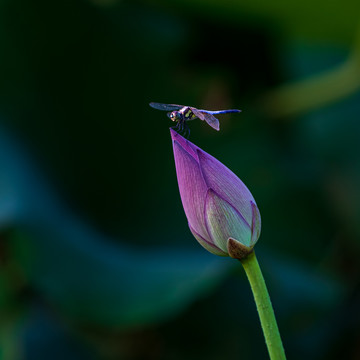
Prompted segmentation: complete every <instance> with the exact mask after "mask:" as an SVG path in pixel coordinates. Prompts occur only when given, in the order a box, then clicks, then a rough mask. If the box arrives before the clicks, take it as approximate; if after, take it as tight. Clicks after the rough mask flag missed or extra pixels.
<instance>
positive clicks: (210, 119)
mask: <svg viewBox="0 0 360 360" xmlns="http://www.w3.org/2000/svg"><path fill="white" fill-rule="evenodd" d="M191 111H192V112H193V113H194V115H195V116H196V117H198V118H199V119H200V120H205V121H206V122H207V123H208V124H209V125H210V126H211V127H212V128H214V129H215V130H217V131H219V130H220V123H219V120H218V119H217V118H216V117H215V116H214V115H212V114H210V113H208V112H206V111H203V110H199V109H195V108H191Z"/></svg>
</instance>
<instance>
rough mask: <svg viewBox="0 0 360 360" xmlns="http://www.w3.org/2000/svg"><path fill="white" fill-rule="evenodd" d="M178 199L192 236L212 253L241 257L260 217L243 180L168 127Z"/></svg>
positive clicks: (248, 248) (257, 232)
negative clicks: (177, 185) (177, 186)
mask: <svg viewBox="0 0 360 360" xmlns="http://www.w3.org/2000/svg"><path fill="white" fill-rule="evenodd" d="M170 132H171V138H172V143H173V150H174V157H175V166H176V174H177V180H178V184H179V190H180V196H181V201H182V204H183V208H184V211H185V215H186V217H187V220H188V224H189V228H190V231H191V232H192V234H193V235H194V237H195V238H196V240H197V241H198V242H199V243H200V244H201V245H202V246H203V247H204V248H205V249H206V250H208V251H210V252H211V253H213V254H215V255H220V256H231V257H233V258H236V259H242V258H244V257H246V256H247V255H248V254H249V253H251V252H252V249H253V247H254V245H255V243H256V242H257V240H258V238H259V236H260V229H261V218H260V212H259V209H258V207H257V205H256V202H255V200H254V198H253V196H252V195H251V193H250V191H249V190H248V188H247V187H246V186H245V184H244V183H243V182H242V181H241V180H240V179H239V178H238V177H237V176H236V175H235V174H234V173H233V172H232V171H231V170H229V169H228V168H227V167H226V166H225V165H223V164H222V163H221V162H220V161H218V160H217V159H215V158H214V157H213V156H211V155H209V154H207V153H206V152H205V151H203V150H201V149H200V148H199V147H197V146H196V145H194V144H193V143H191V142H190V141H188V140H186V139H185V138H183V137H182V136H181V135H179V134H178V133H177V132H176V131H174V130H172V129H170Z"/></svg>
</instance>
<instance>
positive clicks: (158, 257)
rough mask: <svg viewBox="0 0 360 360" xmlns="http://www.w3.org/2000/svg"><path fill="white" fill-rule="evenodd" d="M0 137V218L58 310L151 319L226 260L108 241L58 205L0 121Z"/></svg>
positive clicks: (179, 303) (124, 320)
mask: <svg viewBox="0 0 360 360" xmlns="http://www.w3.org/2000/svg"><path fill="white" fill-rule="evenodd" d="M0 144H1V151H0V183H1V187H0V189H1V193H0V214H1V217H0V224H2V226H3V227H4V226H5V225H6V227H8V228H10V227H11V228H15V230H14V232H13V236H12V238H11V245H12V248H13V253H14V256H15V257H16V259H17V261H19V262H20V264H22V265H21V266H22V267H23V269H24V272H25V276H26V278H27V279H28V281H29V282H30V284H31V285H33V286H34V287H35V288H36V289H37V290H38V291H39V292H40V293H41V294H42V295H43V296H44V297H45V298H47V299H48V300H49V301H50V302H51V303H53V304H55V305H56V306H57V307H58V309H59V311H61V312H63V313H64V314H65V315H67V316H70V317H73V318H75V319H77V320H78V321H80V322H81V321H86V322H87V321H88V322H95V323H97V324H103V325H105V324H106V325H114V326H118V327H120V326H122V327H125V326H134V325H144V324H148V323H151V322H157V321H159V320H163V319H165V318H167V317H169V316H173V315H174V314H175V313H176V312H178V311H180V310H181V309H183V308H185V307H186V306H187V304H189V303H190V302H192V301H193V300H194V299H196V298H197V297H199V296H201V295H202V294H204V293H205V292H207V291H209V290H210V289H211V288H213V287H214V286H215V285H216V284H217V283H218V282H219V280H220V279H221V278H222V277H223V276H224V275H225V273H226V272H227V269H228V268H229V266H230V263H231V262H228V261H226V260H224V259H218V258H216V257H214V256H211V255H210V254H207V253H206V252H204V251H203V250H202V249H200V248H199V249H196V250H187V249H179V248H175V247H174V248H172V247H171V245H170V244H169V245H168V246H167V247H166V248H164V247H162V248H160V247H151V244H149V245H147V246H146V247H137V248H136V247H130V246H121V245H115V243H114V241H112V240H111V239H109V238H106V237H104V236H102V235H101V234H99V233H97V232H96V231H95V230H94V229H91V228H90V227H88V226H87V225H86V224H84V223H83V222H82V221H80V220H79V219H77V218H76V217H75V216H74V215H73V214H71V211H69V209H66V208H64V207H63V206H62V204H61V202H60V201H59V199H56V198H55V197H54V196H53V193H52V191H51V189H50V188H49V187H48V185H47V184H46V182H45V181H44V180H43V179H41V176H40V175H39V173H40V171H39V170H38V169H36V168H35V167H34V166H32V164H31V162H30V160H29V158H27V157H25V156H23V155H24V154H23V153H22V152H21V150H20V147H19V146H17V145H16V144H14V143H12V141H11V140H10V137H9V136H8V135H6V134H5V132H4V130H3V129H2V131H1V133H0ZM139 221H141V220H140V219H139ZM134 231H136V229H134ZM169 241H171V234H169Z"/></svg>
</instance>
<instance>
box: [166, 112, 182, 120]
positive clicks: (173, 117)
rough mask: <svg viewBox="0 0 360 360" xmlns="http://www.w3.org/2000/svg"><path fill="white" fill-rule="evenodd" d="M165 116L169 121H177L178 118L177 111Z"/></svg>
mask: <svg viewBox="0 0 360 360" xmlns="http://www.w3.org/2000/svg"><path fill="white" fill-rule="evenodd" d="M167 116H168V117H169V118H170V120H171V121H179V119H180V116H179V112H178V111H172V112H169V113H167Z"/></svg>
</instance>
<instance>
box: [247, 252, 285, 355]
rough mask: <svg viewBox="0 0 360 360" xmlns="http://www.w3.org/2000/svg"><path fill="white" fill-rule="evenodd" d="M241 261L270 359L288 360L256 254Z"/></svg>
mask: <svg viewBox="0 0 360 360" xmlns="http://www.w3.org/2000/svg"><path fill="white" fill-rule="evenodd" d="M240 261H241V263H242V265H243V267H244V269H245V272H246V275H247V277H248V280H249V282H250V286H251V290H252V292H253V295H254V298H255V303H256V308H257V311H258V313H259V317H260V322H261V327H262V329H263V332H264V336H265V342H266V345H267V348H268V351H269V355H270V359H271V360H286V357H285V352H284V348H283V345H282V342H281V337H280V333H279V328H278V326H277V323H276V318H275V314H274V310H273V307H272V305H271V301H270V297H269V293H268V291H267V288H266V284H265V281H264V278H263V275H262V272H261V269H260V266H259V263H258V261H257V259H256V256H255V252H254V251H253V252H251V253H250V254H249V255H248V256H247V257H246V258H245V259H242V260H240Z"/></svg>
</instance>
